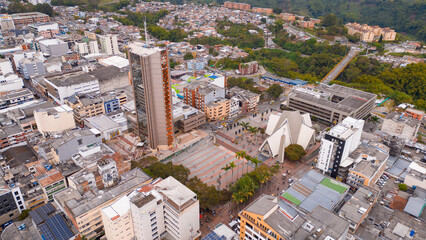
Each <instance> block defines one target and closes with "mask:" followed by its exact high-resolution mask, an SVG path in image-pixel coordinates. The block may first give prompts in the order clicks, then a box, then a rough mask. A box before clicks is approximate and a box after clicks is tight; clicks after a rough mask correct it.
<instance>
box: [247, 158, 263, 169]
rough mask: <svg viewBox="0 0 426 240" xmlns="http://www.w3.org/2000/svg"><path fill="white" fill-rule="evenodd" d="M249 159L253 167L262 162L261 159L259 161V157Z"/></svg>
mask: <svg viewBox="0 0 426 240" xmlns="http://www.w3.org/2000/svg"><path fill="white" fill-rule="evenodd" d="M249 161H250V162H251V163H252V164H254V166H255V169H256V168H257V166H258V165H259V164H260V163H262V161H260V160H259V159H257V157H250V158H249Z"/></svg>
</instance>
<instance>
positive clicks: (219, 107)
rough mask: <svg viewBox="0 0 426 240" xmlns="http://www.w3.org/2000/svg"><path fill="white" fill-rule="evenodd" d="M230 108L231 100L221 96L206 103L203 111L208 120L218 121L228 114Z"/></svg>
mask: <svg viewBox="0 0 426 240" xmlns="http://www.w3.org/2000/svg"><path fill="white" fill-rule="evenodd" d="M230 109H231V100H229V99H226V98H222V99H219V100H216V101H213V102H210V103H208V104H207V105H206V106H205V108H204V112H205V114H206V117H207V120H208V121H220V120H223V119H225V118H227V117H228V116H229V111H230Z"/></svg>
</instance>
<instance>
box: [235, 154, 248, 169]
mask: <svg viewBox="0 0 426 240" xmlns="http://www.w3.org/2000/svg"><path fill="white" fill-rule="evenodd" d="M235 158H237V159H245V160H246V162H245V165H246V166H247V168H246V169H247V171H246V173H247V172H248V165H247V162H248V161H247V153H246V152H245V151H239V152H236V153H235ZM243 161H244V160H243Z"/></svg>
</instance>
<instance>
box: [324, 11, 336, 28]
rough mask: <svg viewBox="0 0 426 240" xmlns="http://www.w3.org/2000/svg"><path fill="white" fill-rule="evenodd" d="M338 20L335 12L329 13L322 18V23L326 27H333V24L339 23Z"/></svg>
mask: <svg viewBox="0 0 426 240" xmlns="http://www.w3.org/2000/svg"><path fill="white" fill-rule="evenodd" d="M338 23H339V22H338V20H337V17H336V15H334V14H333V13H330V14H327V15H326V16H325V17H324V19H323V20H322V25H323V26H324V27H331V26H335V25H338Z"/></svg>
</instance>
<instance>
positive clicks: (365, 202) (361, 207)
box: [339, 187, 379, 223]
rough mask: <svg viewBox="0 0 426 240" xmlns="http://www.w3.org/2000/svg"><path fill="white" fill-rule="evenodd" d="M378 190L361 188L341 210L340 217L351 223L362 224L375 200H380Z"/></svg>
mask: <svg viewBox="0 0 426 240" xmlns="http://www.w3.org/2000/svg"><path fill="white" fill-rule="evenodd" d="M378 197H379V196H378V192H377V191H376V190H373V189H370V188H365V187H360V188H359V189H358V190H357V191H356V192H355V194H354V195H352V197H351V198H350V199H349V201H347V202H346V203H345V205H343V207H342V208H341V209H340V212H339V215H340V216H342V217H344V218H345V219H348V220H349V221H351V222H354V223H359V222H361V220H362V218H363V216H364V213H365V211H366V210H367V209H369V208H370V206H371V205H372V204H373V203H374V201H372V200H374V198H376V199H377V198H378Z"/></svg>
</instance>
